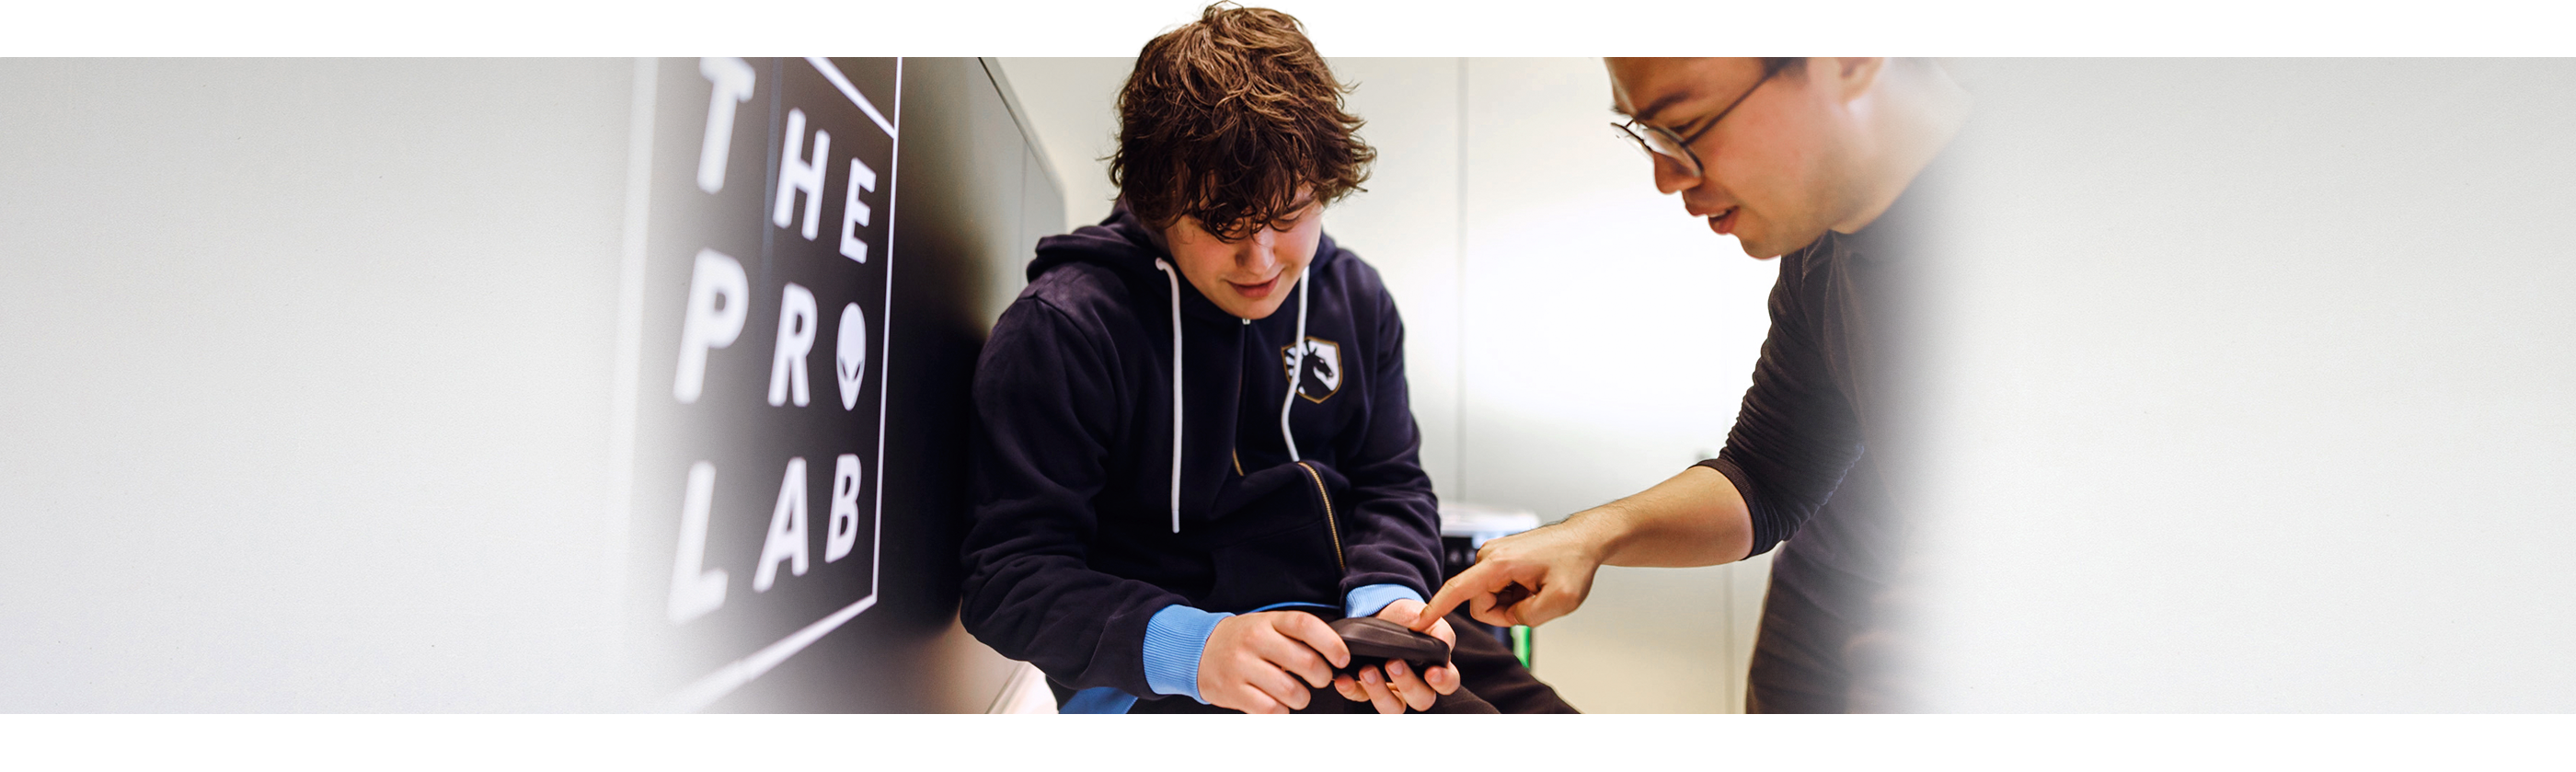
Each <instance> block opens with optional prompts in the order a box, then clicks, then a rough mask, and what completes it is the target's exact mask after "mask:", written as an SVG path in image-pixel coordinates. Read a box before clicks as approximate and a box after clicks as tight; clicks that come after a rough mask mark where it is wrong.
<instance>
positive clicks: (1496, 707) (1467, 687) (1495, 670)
mask: <svg viewBox="0 0 2576 772" xmlns="http://www.w3.org/2000/svg"><path fill="white" fill-rule="evenodd" d="M1472 624H1473V620H1470V619H1468V618H1467V612H1465V611H1453V612H1450V614H1449V627H1450V628H1451V629H1453V630H1456V631H1457V632H1458V645H1457V646H1455V647H1452V648H1451V649H1450V651H1449V663H1450V664H1452V665H1455V666H1457V668H1458V683H1459V687H1458V691H1456V692H1453V693H1450V694H1444V695H1440V698H1439V699H1438V700H1435V701H1433V702H1432V703H1431V709H1430V710H1427V711H1421V712H1424V713H1577V712H1580V711H1577V710H1575V709H1574V706H1572V705H1568V704H1566V703H1565V700H1564V699H1563V698H1560V697H1558V696H1557V695H1556V689H1554V688H1552V687H1549V686H1548V685H1547V684H1545V683H1541V682H1540V681H1539V680H1538V676H1535V675H1531V674H1530V671H1529V668H1526V667H1522V666H1521V661H1520V658H1518V657H1514V656H1512V650H1511V649H1509V648H1506V647H1504V646H1503V642H1502V641H1498V640H1495V639H1494V637H1493V636H1490V635H1486V634H1484V633H1483V632H1482V628H1479V627H1474V626H1471V625H1472ZM1127 712H1129V713H1234V712H1236V711H1233V710H1228V709H1225V708H1220V707H1217V706H1214V705H1203V704H1200V703H1199V702H1198V701H1197V700H1193V699H1190V698H1188V697H1162V698H1158V699H1151V700H1137V701H1136V706H1135V707H1133V708H1129V709H1128V710H1127ZM1297 712H1299V713H1375V712H1377V708H1375V707H1373V706H1371V705H1370V704H1369V703H1365V702H1352V701H1351V700H1350V698H1347V697H1343V696H1342V693H1341V692H1338V691H1334V690H1333V688H1332V687H1330V686H1327V687H1324V688H1321V689H1316V690H1315V691H1314V694H1313V696H1312V698H1311V699H1309V700H1307V703H1306V709H1305V710H1300V711H1297ZM1405 712H1407V713H1412V712H1415V711H1413V710H1412V709H1411V708H1406V709H1405Z"/></svg>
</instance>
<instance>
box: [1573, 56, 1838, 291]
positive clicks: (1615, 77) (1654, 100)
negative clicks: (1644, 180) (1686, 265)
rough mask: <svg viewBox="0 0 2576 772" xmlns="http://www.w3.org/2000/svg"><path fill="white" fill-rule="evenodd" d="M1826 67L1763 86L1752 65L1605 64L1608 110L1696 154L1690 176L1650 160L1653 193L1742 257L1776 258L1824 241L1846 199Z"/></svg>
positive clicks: (1726, 61) (1740, 61)
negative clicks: (1732, 241) (1736, 247)
mask: <svg viewBox="0 0 2576 772" xmlns="http://www.w3.org/2000/svg"><path fill="white" fill-rule="evenodd" d="M1826 61H1827V60H1813V61H1810V62H1809V63H1808V66H1807V67H1805V68H1800V69H1792V70H1787V71H1783V72H1780V73H1779V74H1777V75H1774V76H1772V77H1771V78H1770V79H1769V80H1767V81H1766V80H1763V79H1762V61H1761V60H1760V59H1752V58H1709V59H1610V60H1608V64H1609V67H1610V84H1611V92H1612V99H1613V100H1614V101H1613V108H1614V109H1616V110H1618V111H1619V112H1620V113H1622V114H1625V115H1628V116H1629V117H1632V118H1635V119H1637V121H1638V122H1639V123H1643V124H1648V125H1652V126H1660V127H1663V128H1665V129H1667V130H1670V131H1671V132H1672V133H1673V134H1674V135H1676V136H1679V137H1681V138H1683V139H1686V140H1689V141H1690V144H1689V147H1690V150H1691V152H1692V153H1694V154H1697V155H1698V156H1699V160H1700V164H1701V165H1702V167H1703V171H1702V172H1701V173H1700V174H1699V175H1698V176H1692V175H1691V174H1690V173H1689V169H1688V168H1686V167H1685V166H1683V165H1682V164H1680V163H1676V162H1674V161H1672V160H1671V159H1667V158H1663V157H1661V156H1658V157H1656V158H1655V159H1654V164H1655V188H1656V189H1657V190H1661V191H1663V192H1665V193H1680V194H1681V198H1682V208H1683V209H1684V210H1686V211H1689V212H1690V213H1691V214H1692V215H1695V216H1698V217H1703V218H1706V219H1707V220H1708V227H1709V229H1710V230H1712V231H1715V232H1717V233H1718V234H1719V235H1727V234H1732V235H1734V236H1735V238H1736V240H1737V241H1738V242H1739V243H1740V244H1742V246H1743V247H1744V254H1746V255H1750V256H1752V257H1754V258H1757V259H1767V258H1772V257H1778V256H1780V255H1782V254H1784V253H1787V252H1789V251H1791V250H1795V249H1798V248H1799V247H1804V246H1806V245H1807V244H1809V243H1811V242H1813V241H1815V240H1816V239H1817V238H1818V237H1821V236H1823V235H1824V233H1825V229H1826V228H1827V227H1829V226H1831V225H1832V224H1833V222H1834V221H1835V220H1836V219H1838V217H1837V215H1838V213H1840V211H1841V210H1843V209H1845V208H1848V202H1847V201H1846V200H1845V199H1848V198H1851V197H1852V196H1853V195H1854V194H1853V193H1851V192H1849V191H1847V190H1845V189H1846V188H1848V187H1850V186H1848V185H1846V184H1844V182H1843V180H1844V179H1845V178H1846V176H1847V175H1845V174H1844V172H1843V169H1842V166H1843V163H1844V160H1843V156H1844V155H1845V154H1844V153H1843V152H1842V149H1843V147H1844V141H1843V140H1844V139H1845V137H1846V133H1845V131H1844V125H1845V122H1844V121H1843V120H1840V119H1841V118H1843V117H1844V116H1845V115H1846V110H1845V109H1844V108H1845V105H1844V100H1843V99H1842V98H1841V94H1840V93H1839V92H1838V90H1837V89H1836V88H1835V87H1836V86H1837V85H1839V84H1837V83H1836V82H1835V81H1834V80H1833V76H1832V74H1831V73H1828V72H1823V71H1822V70H1824V69H1826V65H1825V62H1826ZM1757 82H1758V83H1759V84H1760V85H1759V86H1756V83H1757ZM1739 97H1741V98H1742V100H1743V101H1741V102H1736V100H1737V98H1739ZM1729 103H1734V105H1735V106H1734V109H1732V110H1728V108H1727V105H1728V104H1729ZM1720 111H1725V115H1724V120H1718V121H1716V122H1715V123H1711V120H1712V119H1714V118H1717V117H1718V114H1719V112H1720Z"/></svg>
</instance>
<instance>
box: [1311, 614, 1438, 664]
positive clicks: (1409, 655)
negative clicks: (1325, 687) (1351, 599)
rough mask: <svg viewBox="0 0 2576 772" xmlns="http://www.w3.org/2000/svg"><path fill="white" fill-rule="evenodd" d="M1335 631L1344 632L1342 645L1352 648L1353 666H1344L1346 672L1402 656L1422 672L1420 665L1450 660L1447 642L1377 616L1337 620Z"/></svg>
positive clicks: (1342, 633) (1337, 632)
mask: <svg viewBox="0 0 2576 772" xmlns="http://www.w3.org/2000/svg"><path fill="white" fill-rule="evenodd" d="M1333 632H1334V633H1336V634H1339V635H1341V636H1342V645H1344V646H1347V647H1350V650H1351V667H1349V668H1343V670H1344V671H1346V672H1347V671H1349V670H1350V669H1352V668H1356V667H1359V666H1361V665H1374V664H1378V663H1381V662H1385V661H1388V660H1399V659H1400V660H1404V661H1406V662H1410V663H1413V666H1414V668H1415V670H1414V672H1416V673H1419V672H1422V671H1421V668H1426V667H1431V666H1434V665H1442V664H1447V663H1448V662H1449V644H1448V642H1446V641H1442V640H1440V639H1438V638H1433V637H1431V636H1429V635H1425V634H1422V633H1417V632H1414V631H1413V629H1412V628H1409V627H1405V626H1403V625H1399V624H1396V623H1394V622H1389V621H1386V620H1384V619H1379V618H1377V617H1350V618H1348V619H1341V620H1336V621H1334V622H1333Z"/></svg>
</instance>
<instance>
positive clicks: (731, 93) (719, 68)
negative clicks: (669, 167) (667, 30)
mask: <svg viewBox="0 0 2576 772" xmlns="http://www.w3.org/2000/svg"><path fill="white" fill-rule="evenodd" d="M698 74H699V75H704V76H706V77H707V80H708V81H709V82H712V83H714V84H715V93H714V94H713V95H710V96H708V97H707V134H706V138H705V139H703V140H701V141H700V142H699V143H698V189H699V190H703V191H706V192H709V193H714V192H716V191H719V190H723V189H724V175H725V158H726V157H727V156H728V155H730V153H731V151H732V150H733V106H734V105H735V104H736V103H739V102H747V101H750V100H751V89H752V86H753V84H755V83H757V82H758V81H759V78H760V75H759V73H758V71H755V70H753V69H752V68H751V63H750V62H745V61H743V60H741V59H737V58H734V57H730V56H710V57H707V58H704V59H699V60H698Z"/></svg>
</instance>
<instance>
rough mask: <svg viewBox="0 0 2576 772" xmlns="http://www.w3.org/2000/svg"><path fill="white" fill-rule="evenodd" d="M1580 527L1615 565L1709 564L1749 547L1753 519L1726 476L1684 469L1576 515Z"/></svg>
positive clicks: (1739, 555) (1572, 520)
mask: <svg viewBox="0 0 2576 772" xmlns="http://www.w3.org/2000/svg"><path fill="white" fill-rule="evenodd" d="M1564 527H1570V528H1576V529H1580V530H1581V531H1583V532H1584V534H1585V538H1586V541H1588V542H1590V543H1591V544H1592V545H1593V548H1594V549H1597V550H1599V551H1600V555H1601V562H1602V564H1604V565H1613V566H1650V567H1686V566H1713V565H1718V564H1720V563H1732V562H1735V561H1738V560H1743V559H1744V557H1745V554H1746V553H1748V552H1751V551H1753V517H1752V515H1751V513H1750V511H1749V510H1747V509H1746V507H1745V504H1744V496H1743V495H1742V494H1740V493H1737V492H1736V490H1735V483H1733V482H1732V481H1729V480H1727V479H1726V475H1724V474H1720V473H1718V471H1717V470H1714V469H1710V468H1708V467H1704V466H1694V467H1691V468H1689V469H1685V470H1683V471H1682V473H1681V474H1677V475H1674V476H1673V477H1672V479H1669V480H1665V481H1663V482H1661V483H1657V484H1656V485H1655V487H1652V488H1647V489H1646V490H1644V491H1641V492H1639V493H1637V494H1636V495H1634V496H1629V497H1627V498H1624V499H1620V500H1618V501H1614V502H1610V503H1608V504H1603V505H1601V506H1598V507H1594V508H1592V509H1588V510H1584V511H1582V512H1578V513H1575V515H1574V516H1573V517H1569V518H1566V522H1565V523H1564Z"/></svg>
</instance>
